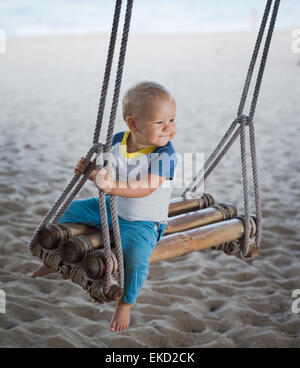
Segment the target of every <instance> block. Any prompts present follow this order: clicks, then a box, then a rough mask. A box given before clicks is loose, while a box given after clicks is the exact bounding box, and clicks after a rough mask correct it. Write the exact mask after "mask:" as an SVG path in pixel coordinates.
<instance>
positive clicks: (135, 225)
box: [59, 195, 167, 304]
mask: <svg viewBox="0 0 300 368" xmlns="http://www.w3.org/2000/svg"><path fill="white" fill-rule="evenodd" d="M105 199H106V208H107V216H108V224H109V228H110V229H111V230H112V218H111V211H110V200H109V195H106V196H105ZM59 222H74V223H76V222H80V223H82V224H86V225H90V226H94V227H97V228H98V229H101V216H100V206H99V198H94V197H92V198H87V199H81V200H76V201H73V202H72V203H71V204H70V206H69V207H68V208H67V209H66V211H65V213H64V214H63V215H62V217H61V218H60V219H59ZM119 226H120V235H121V241H122V248H123V258H124V294H123V296H122V300H123V301H124V302H126V303H130V304H132V303H135V301H136V299H137V297H138V295H139V292H140V291H141V289H142V286H143V284H144V282H145V280H146V278H147V276H148V274H149V260H150V258H151V255H152V252H153V249H154V247H155V246H156V244H157V243H158V242H159V240H160V238H161V237H162V235H163V233H164V231H165V228H166V226H167V223H166V222H164V223H161V224H159V223H157V222H152V221H128V220H124V219H123V218H121V217H119Z"/></svg>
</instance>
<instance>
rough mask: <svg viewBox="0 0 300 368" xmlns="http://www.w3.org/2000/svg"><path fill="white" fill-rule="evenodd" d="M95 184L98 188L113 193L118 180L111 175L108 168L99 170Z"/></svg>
mask: <svg viewBox="0 0 300 368" xmlns="http://www.w3.org/2000/svg"><path fill="white" fill-rule="evenodd" d="M94 184H95V185H96V187H97V188H99V189H101V190H102V191H103V192H104V193H108V194H113V189H114V188H115V187H116V182H115V181H114V180H113V179H112V178H111V177H110V175H109V174H108V172H107V170H106V169H101V170H99V171H97V173H96V175H95V179H94Z"/></svg>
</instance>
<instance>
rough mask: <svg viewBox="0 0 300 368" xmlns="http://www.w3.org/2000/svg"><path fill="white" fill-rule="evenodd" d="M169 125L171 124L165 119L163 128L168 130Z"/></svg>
mask: <svg viewBox="0 0 300 368" xmlns="http://www.w3.org/2000/svg"><path fill="white" fill-rule="evenodd" d="M170 125H171V124H170V122H169V121H166V122H165V124H164V130H169V128H170Z"/></svg>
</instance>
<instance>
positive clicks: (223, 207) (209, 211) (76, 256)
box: [60, 203, 237, 264]
mask: <svg viewBox="0 0 300 368" xmlns="http://www.w3.org/2000/svg"><path fill="white" fill-rule="evenodd" d="M236 215H237V210H236V209H235V208H234V207H233V206H232V205H231V204H228V203H222V204H218V205H215V206H213V207H209V208H205V209H201V210H198V211H193V212H189V213H186V214H183V215H179V216H175V217H171V218H169V219H168V225H167V227H166V230H165V233H164V236H165V235H168V234H173V233H176V232H181V231H185V230H189V229H193V228H196V227H200V226H203V225H207V224H211V223H214V222H218V221H223V220H227V219H230V218H232V217H234V216H236ZM110 235H111V244H112V245H114V238H113V235H112V233H110ZM102 246H103V234H102V231H97V232H96V233H94V234H91V235H88V236H84V235H79V236H76V237H73V238H70V239H68V240H65V241H63V242H62V244H61V246H60V254H61V256H62V259H63V260H64V261H65V262H67V263H70V264H74V263H79V262H81V261H82V260H83V258H84V256H85V255H86V254H88V253H90V252H92V251H93V250H95V249H101V248H102Z"/></svg>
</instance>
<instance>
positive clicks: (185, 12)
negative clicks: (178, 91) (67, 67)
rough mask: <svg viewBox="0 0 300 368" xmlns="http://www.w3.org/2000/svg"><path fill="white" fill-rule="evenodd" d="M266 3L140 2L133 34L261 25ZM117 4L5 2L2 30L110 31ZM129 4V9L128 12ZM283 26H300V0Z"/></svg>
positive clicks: (291, 1)
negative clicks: (260, 21)
mask: <svg viewBox="0 0 300 368" xmlns="http://www.w3.org/2000/svg"><path fill="white" fill-rule="evenodd" d="M265 3H266V0H243V1H241V0H136V1H135V2H134V11H133V21H132V31H133V32H151V33H153V32H158V33H160V32H164V33H176V32H179V33H186V32H215V31H224V30H237V31H238V30H247V29H251V28H256V27H257V26H258V23H259V20H260V17H261V14H262V12H263V9H264V6H265ZM114 4H115V1H114V0H52V1H48V0H9V1H1V2H0V31H2V32H5V34H6V35H7V36H8V37H9V36H14V35H18V36H26V35H42V34H86V33H99V32H109V31H110V28H111V22H112V17H113V9H114ZM124 8H125V2H124V5H123V11H124ZM277 26H278V27H279V28H287V27H289V28H291V27H299V26H300V1H299V0H282V4H281V5H280V12H279V19H278V25H277Z"/></svg>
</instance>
